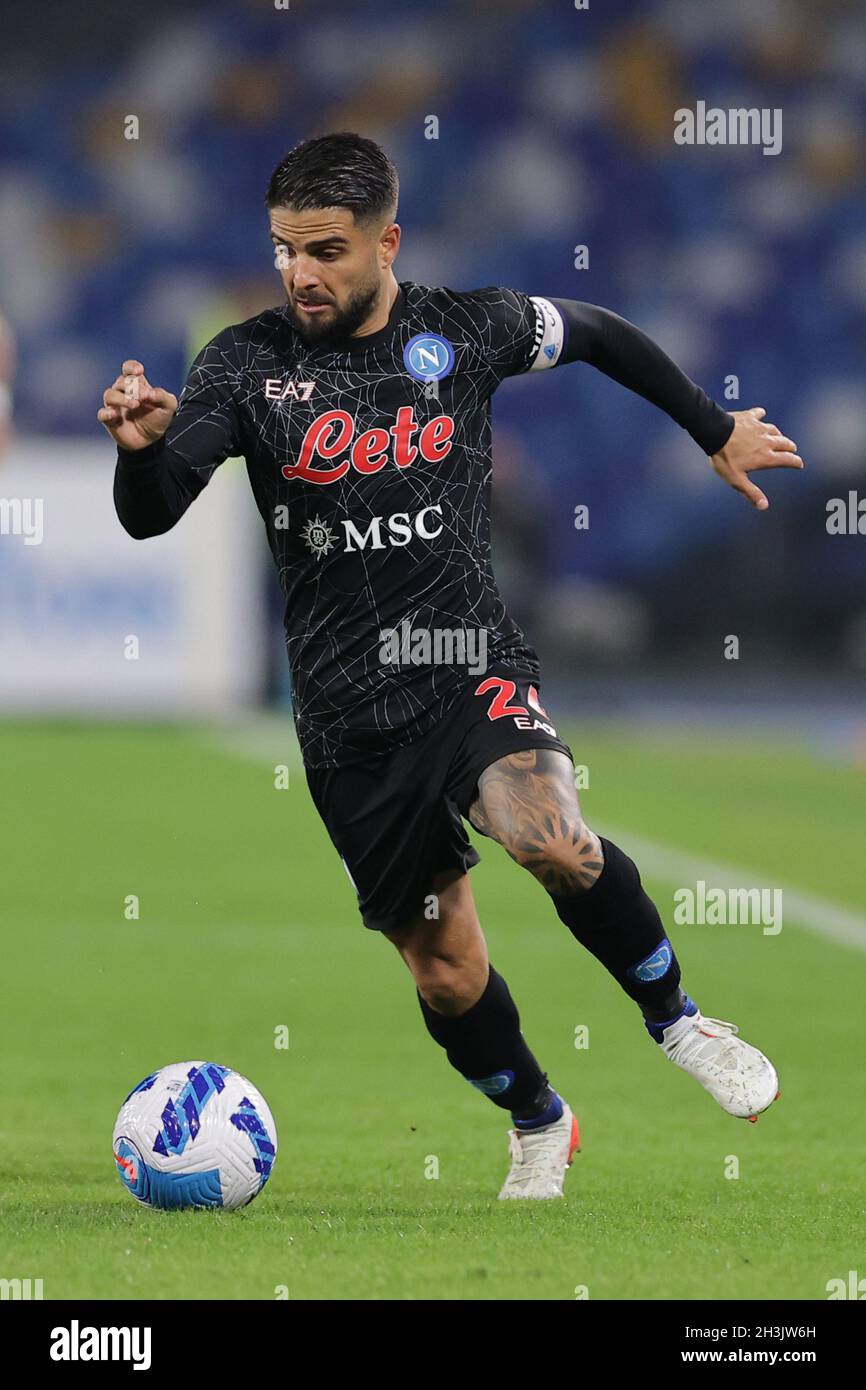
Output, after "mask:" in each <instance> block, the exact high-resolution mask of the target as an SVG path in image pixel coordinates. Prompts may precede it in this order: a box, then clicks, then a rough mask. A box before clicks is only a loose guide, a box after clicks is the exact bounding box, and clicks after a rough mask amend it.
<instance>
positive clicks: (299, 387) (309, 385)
mask: <svg viewBox="0 0 866 1390" xmlns="http://www.w3.org/2000/svg"><path fill="white" fill-rule="evenodd" d="M315 389H316V383H315V382H314V381H287V382H286V384H285V386H284V385H283V382H282V378H280V377H275V376H269V377H265V387H264V390H265V398H266V399H267V400H269V401H308V400H309V399H310V397H311V396H312V394H313V392H314V391H315Z"/></svg>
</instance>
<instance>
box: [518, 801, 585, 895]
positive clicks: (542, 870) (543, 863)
mask: <svg viewBox="0 0 866 1390" xmlns="http://www.w3.org/2000/svg"><path fill="white" fill-rule="evenodd" d="M515 858H516V859H517V861H518V863H520V864H522V865H523V867H524V868H525V869H528V870H529V872H530V873H531V874H533V876H534V877H535V878H537V879H538V881H539V882H540V883H541V884H542V885H543V886H544V887H545V888H546V889H547V890H548V892H550V893H556V894H562V893H572V892H574V893H581V892H585V891H586V890H587V889H588V888H591V887H592V886H593V884H594V883H595V881H596V879H597V878H598V876H599V874H600V873H601V870H602V867H603V865H604V856H603V851H602V847H601V842H600V841H599V838H598V836H597V835H596V834H595V832H594V831H592V830H590V829H589V827H588V826H587V825H586V824H585V822H584V821H583V820H582V819H580V817H574V818H563V819H561V820H560V821H559V824H558V825H557V826H556V827H550V828H548V831H547V832H546V833H544V834H539V835H538V836H536V837H535V839H534V840H533V841H530V842H528V843H525V844H524V845H523V846H522V847H521V849H520V851H519V853H518V854H516V855H515Z"/></svg>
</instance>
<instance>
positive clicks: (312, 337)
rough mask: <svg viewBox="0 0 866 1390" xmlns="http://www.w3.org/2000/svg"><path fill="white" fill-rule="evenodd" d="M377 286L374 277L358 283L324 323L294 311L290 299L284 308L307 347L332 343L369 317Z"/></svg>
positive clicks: (347, 336)
mask: <svg viewBox="0 0 866 1390" xmlns="http://www.w3.org/2000/svg"><path fill="white" fill-rule="evenodd" d="M380 288H381V282H380V280H379V277H378V276H376V279H375V280H371V281H370V282H369V283H368V284H366V285H359V286H358V287H357V289H354V290H353V291H352V293H351V294H350V296H349V299H348V301H347V303H346V305H345V307H344V308H342V309H337V310H336V313H334V314H333V315H330V316H329V317H328V319H327V320H326V321H325V322H324V323H320V321H319V316H318V315H314V316H313V317H312V318H309V317H305V316H304V315H303V311H302V312H301V313H300V314H299V313H297V312H296V310H295V308H294V305H293V304H292V302H291V300H288V301H287V304H286V309H287V312H288V315H289V318H290V319H291V322H292V325H293V327H294V328H295V329H296V330H297V332H298V333H300V335H301V337H302V338H303V339H304V342H306V343H309V345H310V346H311V347H319V346H322V347H327V346H329V345H330V344H331V343H335V344H336V343H340V342H342V341H343V340H344V339H345V338H351V336H352V334H353V333H356V332H357V330H358V329H359V328H360V327H361V325H362V324H363V323H364V322H365V320H366V319H368V318H369V317H370V312H371V310H372V308H373V306H374V304H375V303H376V300H377V298H378V296H379V292H380Z"/></svg>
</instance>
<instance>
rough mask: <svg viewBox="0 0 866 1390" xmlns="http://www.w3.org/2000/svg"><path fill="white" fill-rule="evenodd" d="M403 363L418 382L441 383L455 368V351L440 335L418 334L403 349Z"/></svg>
mask: <svg viewBox="0 0 866 1390" xmlns="http://www.w3.org/2000/svg"><path fill="white" fill-rule="evenodd" d="M403 361H404V363H405V364H406V371H407V372H408V373H409V375H410V376H412V377H414V378H415V380H416V381H440V380H441V379H442V377H443V376H447V375H448V373H449V372H450V371H451V368H452V367H453V366H454V349H453V347H452V346H451V344H450V343H449V341H448V339H447V338H440V336H439V334H438V333H416V334H415V337H414V338H410V339H409V341H408V343H407V344H406V346H405V347H404V349H403Z"/></svg>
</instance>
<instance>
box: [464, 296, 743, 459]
mask: <svg viewBox="0 0 866 1390" xmlns="http://www.w3.org/2000/svg"><path fill="white" fill-rule="evenodd" d="M471 298H472V299H473V300H474V301H475V302H476V303H477V304H478V305H479V306H483V309H484V310H485V312H486V319H485V320H483V321H482V323H483V331H484V334H485V348H486V351H487V352H488V354H489V361H490V365H491V370H492V371H493V372H494V374H495V376H496V378H497V380H498V381H501V380H503V379H504V378H505V377H508V376H516V375H519V374H521V373H522V372H535V371H543V370H546V369H547V368H550V367H559V366H562V365H563V364H564V363H566V362H589V363H590V365H591V366H593V367H596V368H597V369H598V371H600V372H604V374H605V376H609V377H612V378H613V380H614V381H618V382H619V383H620V385H621V386H625V387H627V388H628V390H629V391H634V392H635V393H636V394H637V395H639V396H643V398H644V400H647V401H650V402H651V403H652V404H653V405H655V406H657V407H658V408H659V410H663V411H665V413H666V414H668V415H670V417H671V419H672V420H676V422H677V424H678V425H681V426H682V428H683V429H684V430H686V431H687V432H688V433H689V434H690V435H691V437H692V439H694V441H695V443H696V444H698V445H700V447H701V448H702V449H703V450H704V452H705V453H707V454H715V453H717V452H718V451H719V449H721V448H723V447H724V445H725V444H726V443H727V441H728V439H729V438H730V435H731V432H732V431H733V428H734V420H733V417H732V416H731V415H729V414H728V412H727V411H726V410H723V409H722V407H721V406H720V405H717V404H716V402H715V401H713V400H711V399H710V397H709V396H707V395H706V394H705V393H704V392H703V391H702V390H701V388H700V386H698V385H696V383H695V382H693V381H691V380H690V379H689V377H687V376H686V374H685V372H683V371H681V370H680V368H679V367H678V366H677V364H676V363H675V362H673V361H672V360H671V358H670V357H668V355H667V353H666V352H664V351H663V350H662V349H661V348H660V347H659V345H658V343H655V342H653V340H652V338H650V337H648V336H647V334H646V333H644V332H643V331H642V329H640V328H638V327H636V325H635V324H633V323H629V321H628V319H624V318H620V316H619V314H614V313H612V312H611V310H610V309H603V308H602V307H601V306H600V305H598V304H586V303H583V302H582V301H580V300H576V299H544V298H542V297H541V296H540V295H528V294H524V293H523V291H522V290H509V289H503V288H501V287H493V286H491V287H490V288H489V289H486V290H479V291H475V293H474V294H473V295H472V296H471Z"/></svg>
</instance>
